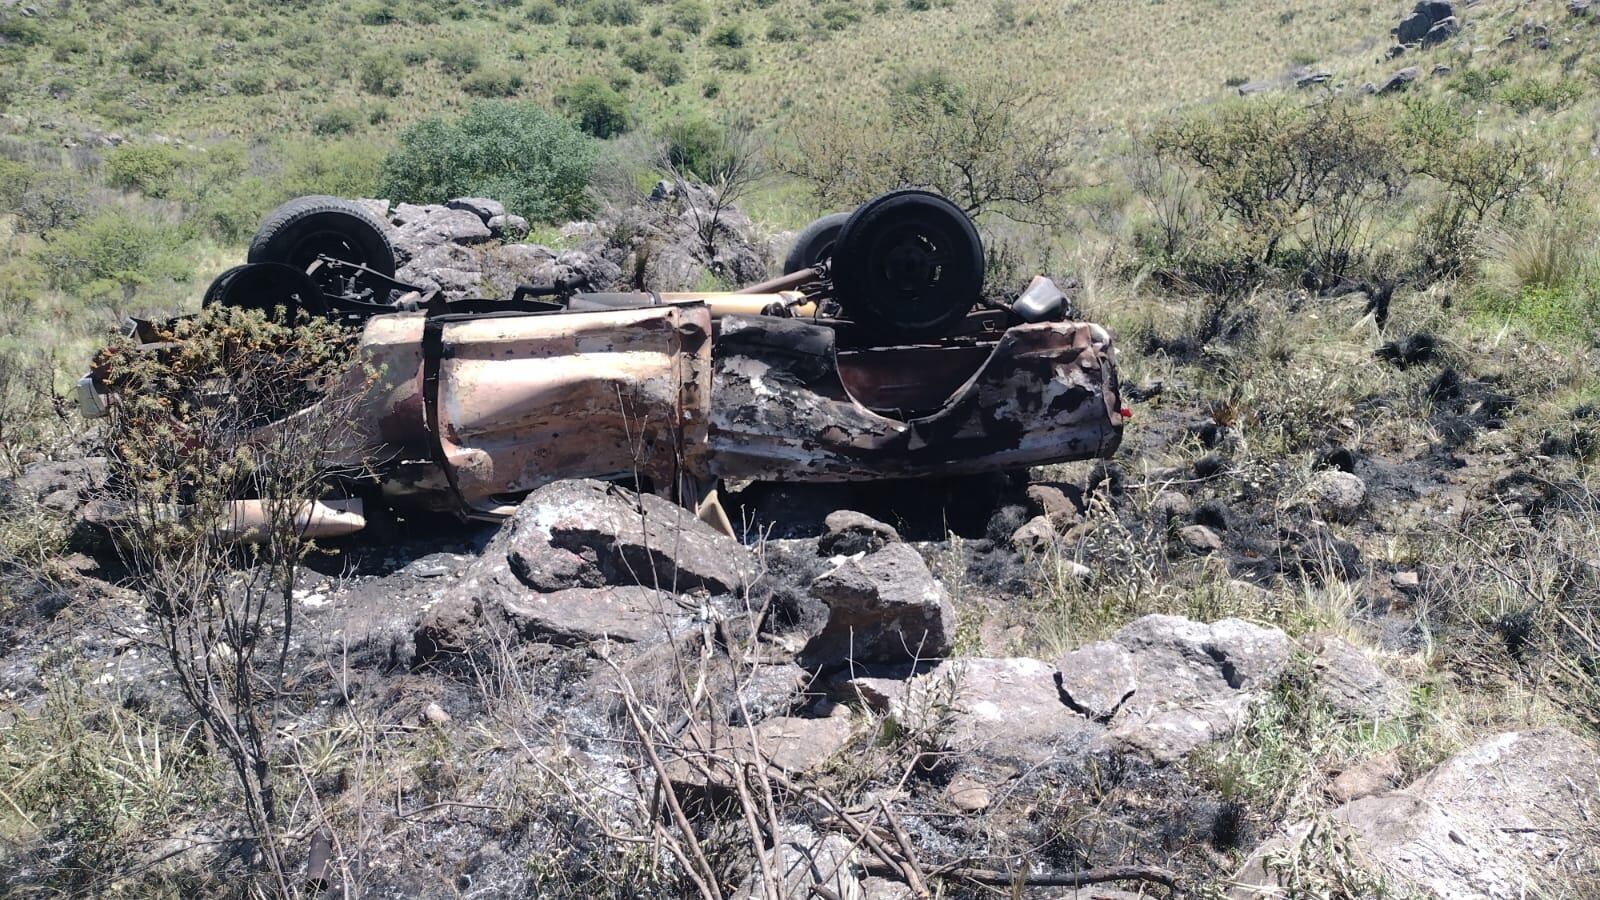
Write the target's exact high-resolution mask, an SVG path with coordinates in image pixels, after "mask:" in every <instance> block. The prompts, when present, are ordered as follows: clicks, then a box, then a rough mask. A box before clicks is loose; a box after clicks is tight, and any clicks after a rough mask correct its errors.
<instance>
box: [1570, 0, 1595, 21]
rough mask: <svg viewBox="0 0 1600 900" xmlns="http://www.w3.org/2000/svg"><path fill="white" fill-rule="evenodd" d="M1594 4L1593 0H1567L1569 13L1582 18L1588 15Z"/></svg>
mask: <svg viewBox="0 0 1600 900" xmlns="http://www.w3.org/2000/svg"><path fill="white" fill-rule="evenodd" d="M1593 5H1594V4H1593V2H1592V0H1567V14H1568V15H1572V16H1578V17H1580V18H1582V17H1585V16H1588V15H1589V13H1590V12H1592V7H1593Z"/></svg>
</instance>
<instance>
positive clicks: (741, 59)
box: [711, 47, 751, 72]
mask: <svg viewBox="0 0 1600 900" xmlns="http://www.w3.org/2000/svg"><path fill="white" fill-rule="evenodd" d="M750 62H751V56H750V51H749V50H746V49H745V48H743V47H740V48H738V49H737V50H722V51H720V52H719V53H717V55H716V56H714V57H712V59H711V65H713V66H715V67H716V68H718V69H722V70H724V71H727V72H748V71H750Z"/></svg>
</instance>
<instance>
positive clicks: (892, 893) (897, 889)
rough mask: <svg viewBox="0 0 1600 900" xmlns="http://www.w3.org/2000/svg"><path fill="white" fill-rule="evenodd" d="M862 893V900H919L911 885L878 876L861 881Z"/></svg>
mask: <svg viewBox="0 0 1600 900" xmlns="http://www.w3.org/2000/svg"><path fill="white" fill-rule="evenodd" d="M861 892H862V893H861V900H917V892H916V891H913V890H912V889H911V887H910V886H909V885H907V884H905V883H904V882H899V881H892V880H890V879H888V878H882V877H879V876H877V875H873V876H870V877H867V878H863V879H861Z"/></svg>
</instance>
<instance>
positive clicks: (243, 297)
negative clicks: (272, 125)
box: [201, 263, 328, 325]
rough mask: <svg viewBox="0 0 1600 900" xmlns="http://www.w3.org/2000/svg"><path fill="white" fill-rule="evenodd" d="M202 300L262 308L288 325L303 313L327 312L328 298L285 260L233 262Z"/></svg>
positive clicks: (218, 304)
mask: <svg viewBox="0 0 1600 900" xmlns="http://www.w3.org/2000/svg"><path fill="white" fill-rule="evenodd" d="M201 303H202V305H204V306H232V307H238V308H240V309H259V310H261V311H262V312H264V313H266V316H267V318H268V319H270V320H272V321H274V322H280V323H283V324H285V325H292V324H294V322H295V321H296V320H297V319H299V318H300V314H301V313H304V314H306V315H309V316H325V315H327V314H328V301H327V298H325V297H323V295H322V290H321V289H320V288H318V287H317V283H316V282H315V281H313V280H311V276H310V275H307V274H306V273H305V272H304V271H303V270H300V269H296V268H295V267H294V266H289V265H284V264H283V263H250V264H248V265H243V266H234V267H233V268H231V269H229V270H227V271H226V272H223V273H222V274H221V275H218V276H217V279H216V280H215V281H213V282H211V286H210V287H208V288H206V294H205V299H203V300H202V301H201Z"/></svg>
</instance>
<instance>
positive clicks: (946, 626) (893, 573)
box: [801, 543, 955, 669]
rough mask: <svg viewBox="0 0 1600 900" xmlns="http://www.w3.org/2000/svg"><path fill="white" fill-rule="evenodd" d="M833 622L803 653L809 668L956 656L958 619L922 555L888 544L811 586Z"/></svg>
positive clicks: (906, 547)
mask: <svg viewBox="0 0 1600 900" xmlns="http://www.w3.org/2000/svg"><path fill="white" fill-rule="evenodd" d="M811 592H812V593H813V594H814V595H815V596H816V597H817V598H818V599H820V600H822V601H823V602H824V603H826V604H827V605H828V621H827V623H826V624H825V625H824V626H823V628H822V631H821V632H820V633H819V634H817V635H816V637H813V638H812V639H811V640H810V642H808V643H807V644H806V647H805V649H804V650H802V651H801V662H802V664H803V665H805V666H807V667H808V668H813V669H817V668H833V667H837V666H840V665H844V664H847V663H853V664H866V665H871V664H894V663H903V662H913V661H916V660H928V659H938V658H940V657H943V656H944V655H945V654H947V653H949V652H950V642H951V631H952V630H953V629H954V627H955V613H954V610H952V609H951V606H950V598H949V596H948V595H946V593H945V590H944V587H943V586H942V585H941V584H939V582H938V581H937V580H936V579H935V578H934V577H933V574H932V573H931V572H929V571H928V565H927V563H925V562H923V560H922V557H921V556H920V555H918V554H917V551H915V550H913V549H911V548H910V547H909V546H907V545H905V544H899V543H896V544H889V545H888V546H886V547H884V548H883V549H882V550H879V551H878V552H876V553H873V554H870V555H868V556H865V557H863V558H861V559H853V560H850V561H849V562H846V563H845V564H844V565H842V566H839V567H838V568H836V569H834V570H833V571H831V572H828V573H827V574H825V575H822V576H821V577H819V578H818V579H816V581H814V582H812V585H811Z"/></svg>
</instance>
